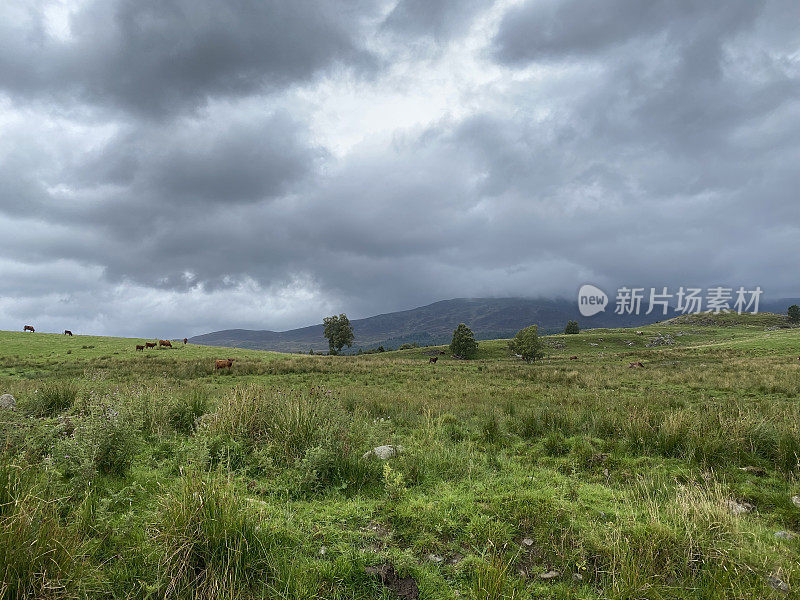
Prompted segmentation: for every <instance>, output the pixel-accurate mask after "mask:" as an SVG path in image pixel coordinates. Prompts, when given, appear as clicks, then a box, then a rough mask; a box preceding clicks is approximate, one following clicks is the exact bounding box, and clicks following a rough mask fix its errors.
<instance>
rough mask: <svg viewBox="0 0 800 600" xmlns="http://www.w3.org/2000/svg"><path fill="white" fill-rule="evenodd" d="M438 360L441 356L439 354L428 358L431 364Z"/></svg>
mask: <svg viewBox="0 0 800 600" xmlns="http://www.w3.org/2000/svg"><path fill="white" fill-rule="evenodd" d="M437 360H439V357H438V356H431V357H430V358H429V359H428V363H429V364H433V363H435V362H436V361H437Z"/></svg>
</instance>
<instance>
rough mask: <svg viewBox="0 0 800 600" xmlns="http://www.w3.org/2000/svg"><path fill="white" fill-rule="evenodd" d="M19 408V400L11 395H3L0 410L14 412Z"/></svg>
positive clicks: (0, 397) (0, 398)
mask: <svg viewBox="0 0 800 600" xmlns="http://www.w3.org/2000/svg"><path fill="white" fill-rule="evenodd" d="M16 407H17V399H16V398H14V396H12V395H11V394H3V395H2V396H0V408H5V409H8V410H14V409H15V408H16Z"/></svg>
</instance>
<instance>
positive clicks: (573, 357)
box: [569, 356, 578, 360]
mask: <svg viewBox="0 0 800 600" xmlns="http://www.w3.org/2000/svg"><path fill="white" fill-rule="evenodd" d="M569 359H570V360H578V357H577V356H570V357H569Z"/></svg>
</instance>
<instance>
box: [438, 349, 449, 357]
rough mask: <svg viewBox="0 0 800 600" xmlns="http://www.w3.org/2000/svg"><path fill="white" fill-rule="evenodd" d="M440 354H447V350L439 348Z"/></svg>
mask: <svg viewBox="0 0 800 600" xmlns="http://www.w3.org/2000/svg"><path fill="white" fill-rule="evenodd" d="M439 354H440V355H441V356H444V355H445V354H447V352H445V351H444V350H439Z"/></svg>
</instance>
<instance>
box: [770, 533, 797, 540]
mask: <svg viewBox="0 0 800 600" xmlns="http://www.w3.org/2000/svg"><path fill="white" fill-rule="evenodd" d="M775 537H776V538H779V539H782V540H793V539H794V538H796V537H797V534H796V533H794V532H793V531H776V532H775Z"/></svg>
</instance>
